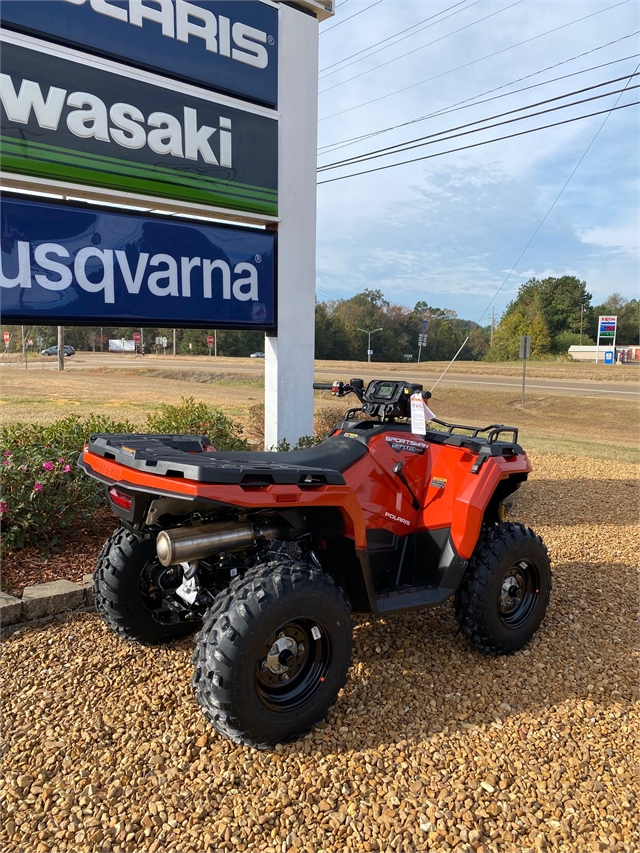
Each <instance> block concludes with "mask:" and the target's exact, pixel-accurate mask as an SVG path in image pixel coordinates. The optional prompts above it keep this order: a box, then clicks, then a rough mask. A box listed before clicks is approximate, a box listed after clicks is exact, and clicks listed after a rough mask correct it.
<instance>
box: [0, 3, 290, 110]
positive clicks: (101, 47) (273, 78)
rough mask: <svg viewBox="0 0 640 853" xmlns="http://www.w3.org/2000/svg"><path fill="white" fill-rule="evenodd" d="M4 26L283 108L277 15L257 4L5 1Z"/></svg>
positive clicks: (2, 9)
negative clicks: (279, 100) (279, 93)
mask: <svg viewBox="0 0 640 853" xmlns="http://www.w3.org/2000/svg"><path fill="white" fill-rule="evenodd" d="M0 17H1V18H2V23H3V25H4V26H7V27H11V28H13V29H17V30H20V31H21V32H25V33H29V34H31V35H36V36H43V37H45V38H48V39H50V40H53V41H58V42H61V43H63V44H68V45H70V46H72V47H77V48H80V49H82V50H88V51H90V52H92V53H98V54H100V55H102V56H107V57H109V58H113V59H117V60H120V61H123V62H125V63H130V64H133V65H135V66H137V67H141V68H147V69H149V70H151V71H156V72H158V73H160V74H163V75H165V74H166V75H169V76H170V77H176V78H178V79H180V80H186V81H188V82H191V83H196V84H197V85H199V86H205V87H207V88H213V89H216V90H218V91H221V92H226V93H228V94H230V95H236V96H238V97H241V98H248V99H249V100H253V101H256V102H258V103H263V104H266V105H268V106H273V107H275V106H276V103H277V89H278V77H277V65H278V62H277V36H278V33H277V29H278V12H277V9H275V8H273V7H271V6H267V5H265V4H264V3H259V2H255V0H244V2H241V3H239V2H237V0H235V2H233V0H189V2H187V0H145V2H143V0H58V2H52V0H30V2H26V0H3V2H2V8H1V10H0Z"/></svg>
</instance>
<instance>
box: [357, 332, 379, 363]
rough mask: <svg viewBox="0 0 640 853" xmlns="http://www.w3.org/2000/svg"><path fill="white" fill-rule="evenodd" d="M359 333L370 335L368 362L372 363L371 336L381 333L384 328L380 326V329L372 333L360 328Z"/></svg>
mask: <svg viewBox="0 0 640 853" xmlns="http://www.w3.org/2000/svg"><path fill="white" fill-rule="evenodd" d="M358 331H359V332H364V333H365V335H369V343H368V344H367V361H369V362H370V361H371V335H375V333H376V332H381V331H382V326H380V328H379V329H372V330H371V331H369V329H360V328H358Z"/></svg>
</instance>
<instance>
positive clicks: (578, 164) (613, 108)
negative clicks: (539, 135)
mask: <svg viewBox="0 0 640 853" xmlns="http://www.w3.org/2000/svg"><path fill="white" fill-rule="evenodd" d="M638 68H640V64H638V65H636V70H635V72H634V75H635V74H636V73H637V71H638ZM634 75H632V76H634ZM629 82H631V77H629ZM626 89H627V87H626V86H625V88H624V89H623V90H622V92H621V93H620V95H619V96H618V98H617V99H616V102H615V104H614V105H613V107H612V108H611V109H610V110H605V112H606V113H607V114H606V116H605V118H604V121H603V122H602V124H601V125H600V127H599V128H598V129H597V130H596V132H595V134H594V137H593V139H592V140H591V142H590V143H589V144H588V145H587V147H586V148H585V150H584V154H583V155H582V157H581V158H580V159H579V160H578V162H577V163H576V165H575V166H574V168H573V171H572V172H571V174H570V175H569V177H568V178H567V180H566V181H565V183H564V185H563V187H562V189H561V190H560V192H559V193H558V195H557V196H556V197H555V199H554V201H553V203H552V205H551V207H550V208H549V210H548V211H547V212H546V213H545V215H544V216H543V217H542V221H541V222H540V225H538V227H537V228H536V230H535V231H534V232H533V235H532V237H531V239H530V240H529V242H528V243H527V245H526V246H525V247H524V249H523V250H522V252H520V255H519V257H518V260H517V261H516V262H515V264H514V265H513V266H512V267H511V269H510V271H509V274H508V275H507V277H506V278H505V280H504V281H503V282H502V284H501V285H500V287H499V288H498V289H497V290H496V292H495V294H494V296H493V299H492V300H491V302H489V304H488V305H487V307H486V308H485V309H484V311H483V312H482V314H481V315H480V317H479V318H478V321H477V322H478V325H479V324H480V320H482V318H483V317H484V315H485V314H486V313H487V311H488V310H489V308H491V306H492V305H493V303H494V302H495V300H496V298H497V296H498V294H499V293H500V291H501V290H502V288H503V287H504V286H505V284H506V283H507V282H508V281H509V279H510V278H511V275H512V273H513V271H514V270H515V268H516V267H517V266H518V264H519V263H520V261H521V260H522V258H523V257H524V255H525V252H526V251H527V249H528V248H529V246H530V245H531V244H532V243H533V241H534V240H535V238H536V236H537V234H538V232H539V231H540V229H541V228H542V226H543V225H544V223H545V222H546V221H547V219H548V217H549V214H550V213H551V211H552V210H553V208H554V207H555V206H556V204H557V203H558V201H559V199H560V196H561V195H562V193H563V192H564V191H565V190H566V188H567V187H568V186H569V181H570V180H571V178H573V176H574V175H575V173H576V172H577V171H578V168H579V167H580V164H581V163H582V161H583V160H584V158H585V157H586V156H587V154H588V153H589V150H590V149H591V146H592V145H593V143H594V142H595V141H596V139H597V138H598V136H599V135H600V131H601V130H602V128H603V127H604V126H605V124H606V123H607V121H608V120H609V116H610V115H611V113H612V112H613V111H614V110H619V109H624V108H625V106H627V107H631V106H633V104H625V105H623V106H622V107H619V106H618V103H619V101H620V99H621V98H622V95H623V94H624V93H625V91H626ZM635 103H636V104H637V103H638V101H635Z"/></svg>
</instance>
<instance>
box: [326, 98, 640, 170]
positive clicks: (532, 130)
mask: <svg viewBox="0 0 640 853" xmlns="http://www.w3.org/2000/svg"><path fill="white" fill-rule="evenodd" d="M633 88H638V87H637V86H634V87H633ZM637 104H640V101H632V102H631V103H629V104H623V105H622V106H620V107H610V108H609V109H608V110H599V111H598V112H595V113H587V114H586V115H581V116H574V117H573V118H567V119H564V120H563V121H557V122H553V123H552V124H545V125H542V126H540V127H532V128H530V129H529V130H521V131H519V132H518V133H510V134H507V135H506V136H498V137H496V138H495V139H485V140H484V141H483V142H474V143H473V144H471V145H463V146H461V147H460V148H450V149H448V150H447V151H439V152H438V153H437V154H425V155H424V156H422V157H414V158H412V159H411V160H402V161H401V162H400V163H390V164H388V165H386V166H376V167H375V168H374V169H365V170H364V171H363V172H353V173H352V174H350V175H341V176H340V177H337V178H327V180H326V181H318V186H320V185H321V184H331V183H334V182H335V181H344V180H346V179H347V178H355V177H357V176H358V175H368V174H370V173H371V172H382V171H384V170H386V169H394V168H395V167H396V166H405V165H407V164H408V163H417V162H419V161H421V160H432V159H433V158H434V157H442V156H443V155H444V154H453V153H455V152H456V151H467V150H469V149H470V148H479V147H480V146H482V145H490V144H491V143H492V142H502V141H503V140H504V139H514V138H515V137H517V136H526V134H528V133H536V132H537V131H539V130H547V129H548V128H550V127H560V126H561V125H563V124H570V123H571V122H574V121H581V120H582V119H585V118H593V116H600V115H603V114H604V113H606V112H613V111H614V110H624V109H626V108H627V107H634V106H636V105H637ZM439 141H440V142H442V140H439Z"/></svg>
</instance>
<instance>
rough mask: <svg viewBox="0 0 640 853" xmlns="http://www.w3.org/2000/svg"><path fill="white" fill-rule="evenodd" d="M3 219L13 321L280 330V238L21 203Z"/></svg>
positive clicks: (5, 301)
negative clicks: (277, 242)
mask: <svg viewBox="0 0 640 853" xmlns="http://www.w3.org/2000/svg"><path fill="white" fill-rule="evenodd" d="M3 156H4V149H3ZM2 213H3V215H2V273H3V282H4V288H5V289H3V292H2V313H3V318H4V322H5V323H20V322H24V323H41V322H43V318H44V317H46V318H47V321H48V322H49V323H51V324H52V325H60V326H76V325H92V326H109V325H113V326H133V324H134V322H135V325H136V326H138V327H140V326H145V325H148V326H156V327H157V326H161V327H162V326H174V325H175V326H178V327H180V328H202V325H203V318H206V321H207V325H210V326H214V325H215V327H217V328H219V329H222V328H227V329H228V328H232V329H256V330H258V329H260V330H266V329H272V328H273V327H274V326H275V285H276V281H275V233H274V232H269V231H263V230H257V229H249V228H239V227H234V226H223V225H209V224H204V223H202V222H198V223H192V222H189V221H188V220H186V219H185V220H182V221H180V222H178V221H175V220H169V219H167V218H166V217H162V216H155V217H154V216H140V215H134V214H130V213H120V212H114V211H104V210H99V209H96V208H91V207H88V206H87V207H83V208H79V207H76V206H74V205H70V204H68V203H67V204H57V203H55V202H36V201H27V200H23V199H17V198H4V199H3V202H2ZM167 296H169V297H171V298H170V299H167V298H166V297H167ZM133 318H135V319H133Z"/></svg>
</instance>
